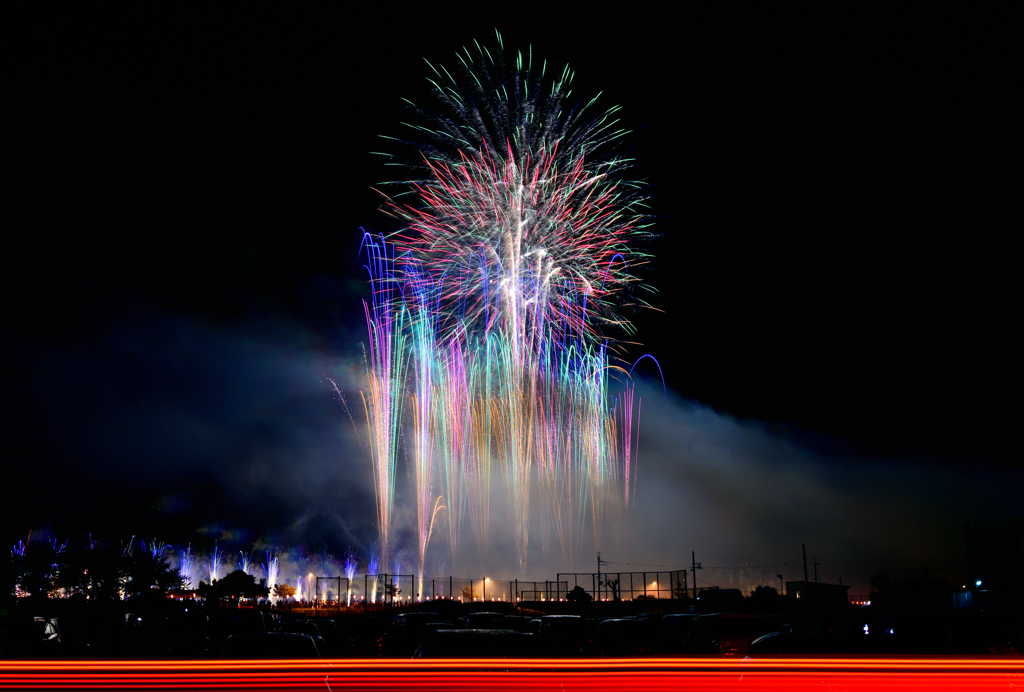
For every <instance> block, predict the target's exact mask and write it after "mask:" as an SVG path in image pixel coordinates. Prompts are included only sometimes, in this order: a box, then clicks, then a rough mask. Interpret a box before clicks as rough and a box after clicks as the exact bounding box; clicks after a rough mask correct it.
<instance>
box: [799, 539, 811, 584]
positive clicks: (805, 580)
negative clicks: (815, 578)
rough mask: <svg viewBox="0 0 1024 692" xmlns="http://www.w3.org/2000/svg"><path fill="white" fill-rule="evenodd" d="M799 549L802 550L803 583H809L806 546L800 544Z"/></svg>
mask: <svg viewBox="0 0 1024 692" xmlns="http://www.w3.org/2000/svg"><path fill="white" fill-rule="evenodd" d="M800 547H802V548H803V549H804V583H805V584H806V583H807V582H808V581H810V580H809V579H808V578H807V544H806V543H801V544H800Z"/></svg>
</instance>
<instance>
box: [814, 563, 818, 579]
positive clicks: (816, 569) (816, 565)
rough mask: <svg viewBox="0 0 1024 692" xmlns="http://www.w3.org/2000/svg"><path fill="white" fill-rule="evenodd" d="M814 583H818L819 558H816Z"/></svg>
mask: <svg viewBox="0 0 1024 692" xmlns="http://www.w3.org/2000/svg"><path fill="white" fill-rule="evenodd" d="M814 583H815V584H817V583H818V558H814Z"/></svg>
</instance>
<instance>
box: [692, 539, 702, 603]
mask: <svg viewBox="0 0 1024 692" xmlns="http://www.w3.org/2000/svg"><path fill="white" fill-rule="evenodd" d="M690 558H691V559H692V561H693V565H692V568H693V600H694V601H696V600H697V570H699V569H701V566H700V563H699V562H697V552H696V551H692V552H691V553H690Z"/></svg>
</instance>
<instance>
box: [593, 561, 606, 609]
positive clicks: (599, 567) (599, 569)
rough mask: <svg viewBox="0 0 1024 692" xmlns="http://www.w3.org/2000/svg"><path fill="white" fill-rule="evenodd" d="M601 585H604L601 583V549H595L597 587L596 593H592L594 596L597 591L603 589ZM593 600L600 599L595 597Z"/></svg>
mask: <svg viewBox="0 0 1024 692" xmlns="http://www.w3.org/2000/svg"><path fill="white" fill-rule="evenodd" d="M602 586H604V585H603V584H602V583H601V551H600V550H599V551H597V589H598V593H596V594H594V596H597V595H598V594H599V593H601V591H602V590H603V589H602V588H601V587H602ZM594 600H595V601H596V600H600V599H598V598H595V599H594Z"/></svg>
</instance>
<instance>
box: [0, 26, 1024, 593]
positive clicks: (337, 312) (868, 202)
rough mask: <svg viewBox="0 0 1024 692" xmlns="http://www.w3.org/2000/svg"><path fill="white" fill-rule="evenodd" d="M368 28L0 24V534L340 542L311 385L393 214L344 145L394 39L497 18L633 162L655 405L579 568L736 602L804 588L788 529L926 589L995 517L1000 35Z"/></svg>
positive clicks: (644, 349) (1006, 437)
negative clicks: (365, 257)
mask: <svg viewBox="0 0 1024 692" xmlns="http://www.w3.org/2000/svg"><path fill="white" fill-rule="evenodd" d="M538 12H539V11H538ZM386 14H388V11H387V10H384V9H382V15H381V16H375V17H362V18H360V17H357V16H331V17H326V16H323V17H321V16H316V15H311V16H307V17H303V18H297V17H291V18H288V19H287V20H285V19H283V18H280V17H273V16H263V17H230V18H227V17H219V18H216V19H214V18H212V17H201V18H199V17H180V18H166V17H162V18H159V19H158V18H156V17H148V18H145V17H138V18H135V20H133V21H130V22H128V24H127V25H123V24H121V23H114V22H105V21H102V20H101V19H100V18H96V17H92V18H89V20H88V22H85V23H77V22H74V21H70V20H67V21H66V22H64V23H63V24H62V25H61V26H53V25H51V24H49V23H44V22H42V21H31V22H29V21H27V22H26V23H25V25H24V26H23V27H22V29H21V30H19V32H18V33H19V34H20V38H19V39H18V40H17V41H16V42H15V44H14V47H13V50H11V51H9V54H10V55H11V57H10V58H9V59H8V60H7V61H5V62H6V64H5V67H4V68H3V69H4V74H5V80H4V81H5V83H6V86H5V89H4V91H5V95H4V98H3V105H2V111H0V112H2V114H3V115H2V119H3V122H4V123H5V124H4V127H3V135H2V141H3V147H2V151H3V155H2V158H3V162H4V169H5V171H6V173H7V175H5V176H4V177H5V179H6V182H5V184H4V195H3V197H4V210H5V214H4V217H5V223H4V227H5V229H6V231H7V232H6V233H5V241H4V252H3V257H4V261H5V271H4V272H3V282H4V285H3V295H4V315H5V327H4V329H3V331H2V335H3V338H2V339H0V344H2V349H3V350H2V363H3V383H4V386H3V390H2V391H3V397H2V399H0V401H2V406H3V410H2V420H3V429H2V435H0V445H2V447H0V450H2V452H0V453H2V455H3V458H4V469H5V472H4V476H3V483H2V485H3V488H4V498H3V502H2V503H0V528H2V536H0V538H2V539H3V540H4V541H6V542H7V543H6V544H10V543H12V542H14V541H16V540H18V539H19V538H20V539H24V538H25V536H26V535H27V534H28V532H29V531H30V530H32V531H33V532H34V535H36V536H49V537H55V538H60V539H61V540H65V539H70V540H73V541H84V540H86V538H87V534H88V533H90V532H91V533H92V534H93V536H94V538H95V537H98V538H100V539H101V540H104V541H108V542H113V543H117V542H119V541H122V540H127V539H129V538H130V537H131V536H132V535H136V536H140V537H145V538H147V539H149V538H157V539H159V540H163V541H167V542H172V543H175V544H176V545H177V544H179V543H185V542H189V541H192V542H193V543H194V544H196V545H200V546H202V545H205V544H206V543H210V544H212V541H213V540H214V539H216V540H218V541H221V542H222V543H221V544H222V545H229V546H234V547H236V549H238V548H246V546H254V545H257V544H259V545H268V546H280V547H282V548H288V549H296V550H298V549H300V547H301V549H304V550H307V551H313V550H318V549H327V550H331V551H333V552H334V553H335V554H340V551H341V548H342V547H343V546H347V545H353V546H355V547H356V549H357V551H364V554H365V546H366V544H367V543H368V541H369V540H371V539H372V538H373V537H374V535H375V530H374V527H373V523H374V499H373V494H372V490H370V480H371V478H370V466H369V460H368V458H367V457H366V456H365V454H364V453H363V452H362V451H361V450H360V449H359V448H358V446H357V445H356V444H355V443H354V442H353V433H352V422H350V420H349V418H348V416H347V415H346V413H345V409H344V406H343V404H342V402H340V401H339V400H337V398H336V397H335V396H334V394H333V390H332V388H331V386H330V383H329V382H328V380H327V378H328V377H330V378H333V379H335V380H336V381H337V382H338V385H339V387H340V388H341V389H342V390H343V391H344V392H345V395H346V400H347V401H349V403H350V404H353V402H356V401H358V390H359V388H360V378H361V376H362V372H363V371H362V364H361V353H362V352H361V346H360V344H361V342H362V341H364V340H365V322H364V320H363V316H362V305H361V302H360V301H361V299H362V298H364V297H366V296H367V295H368V288H367V285H366V282H365V280H364V278H365V272H363V271H362V269H361V267H360V264H361V262H360V259H359V257H358V256H357V255H358V247H359V239H360V233H361V231H360V228H363V229H366V230H368V231H371V232H374V233H385V234H386V233H389V232H392V231H395V230H397V227H396V226H395V225H394V224H395V222H394V221H393V220H392V219H390V218H389V217H387V216H385V215H384V214H382V213H381V212H380V211H379V206H380V197H379V196H378V195H377V193H376V192H374V191H373V190H372V189H371V186H376V185H378V184H379V183H380V182H381V181H382V180H385V179H389V178H390V177H391V174H390V173H389V172H388V171H386V170H385V168H384V166H382V162H381V160H380V158H379V157H375V156H373V155H372V154H371V153H370V152H371V151H374V150H381V149H382V148H384V149H386V148H387V146H388V144H387V143H386V142H385V140H381V139H380V138H379V137H378V135H390V136H402V135H403V134H404V131H403V129H402V126H401V125H400V123H401V121H403V120H405V119H407V118H410V117H412V114H411V113H410V111H409V110H408V109H407V108H405V106H404V104H403V101H402V98H403V97H405V98H409V99H411V100H413V101H417V100H425V99H426V97H427V96H428V95H429V85H428V83H427V82H426V79H425V77H426V76H427V74H428V70H429V68H428V67H427V66H426V64H425V63H424V62H423V59H424V58H426V59H428V60H429V61H430V62H431V63H432V64H435V65H437V64H444V65H452V64H454V62H455V61H454V54H455V52H456V51H457V50H458V49H459V48H460V47H461V46H462V45H464V44H466V43H468V42H470V41H472V40H473V39H474V38H476V39H479V40H481V41H482V42H488V44H489V45H492V44H493V31H494V28H495V27H497V28H498V29H499V30H500V31H501V32H502V35H503V37H504V40H505V46H506V48H507V49H509V52H512V51H514V50H515V49H518V48H523V49H525V48H526V47H527V46H528V45H530V44H532V46H533V50H534V54H535V56H537V57H543V58H546V59H547V60H548V64H549V66H551V67H553V68H559V69H560V68H561V66H562V65H564V64H565V63H566V62H568V63H569V64H570V65H571V67H572V68H573V69H574V70H575V72H576V78H575V80H574V83H573V88H574V91H573V97H574V99H576V98H578V99H581V100H584V101H587V100H589V99H590V98H591V97H592V96H593V95H595V94H596V93H598V92H603V93H602V96H601V99H600V101H599V103H600V104H603V105H604V106H605V107H610V106H612V105H616V104H617V105H621V106H622V108H623V110H622V114H621V115H622V121H623V125H624V126H625V127H627V128H629V129H630V130H632V134H631V135H630V136H629V138H628V143H629V144H630V145H631V146H632V153H633V155H634V156H635V157H636V159H637V167H636V168H635V169H634V175H635V176H636V177H638V178H640V179H642V180H644V181H645V182H646V183H647V185H648V187H647V194H649V196H650V208H651V214H652V216H653V219H654V222H655V224H654V230H655V231H656V233H657V234H658V237H656V238H655V239H653V240H652V241H651V243H650V245H649V248H648V249H649V251H650V252H651V253H652V254H653V255H654V256H655V261H654V262H653V263H652V264H651V265H650V266H649V267H646V268H644V270H643V275H642V277H643V279H644V281H645V282H646V283H648V284H649V285H651V286H653V287H654V288H656V289H657V291H658V293H657V294H656V295H655V296H654V297H653V299H652V300H651V303H652V304H653V305H654V306H655V307H656V308H657V309H658V311H657V312H656V311H648V312H644V313H639V314H636V315H632V317H633V319H634V321H635V323H636V325H637V330H638V334H637V340H638V341H640V342H641V345H637V346H634V347H631V348H630V351H629V357H631V358H637V357H639V356H641V355H643V354H648V353H649V354H651V355H654V356H655V357H656V358H657V359H658V361H659V362H660V364H661V367H662V370H663V372H664V376H665V382H666V385H667V387H668V393H667V396H666V395H665V394H663V393H662V389H661V383H660V381H658V380H657V379H656V378H657V371H656V369H653V368H650V367H647V365H645V366H643V367H642V368H641V370H643V371H644V372H643V374H642V375H641V379H642V384H641V389H642V392H643V395H644V399H643V413H642V416H641V431H642V435H643V437H642V440H641V448H640V462H639V463H640V467H639V480H638V490H637V500H638V501H637V505H638V510H637V511H636V512H635V513H634V515H633V516H632V518H631V532H632V534H633V535H635V537H636V538H635V539H634V541H633V542H632V543H631V545H630V548H629V550H628V551H627V554H622V552H621V551H619V550H617V549H614V550H611V551H610V552H609V551H608V550H607V549H606V550H605V552H604V555H603V556H604V557H605V558H606V559H609V560H612V561H613V562H619V563H622V564H624V565H672V566H688V565H689V561H690V553H691V551H696V552H697V559H698V560H700V561H702V563H703V565H704V568H705V569H704V570H703V571H702V572H701V573H699V574H698V577H699V579H700V580H701V583H702V584H721V585H723V586H732V585H737V586H741V587H746V588H749V586H750V585H753V584H756V583H766V584H771V583H773V582H772V581H771V575H773V574H774V573H776V572H778V571H783V570H787V571H788V573H787V578H796V577H798V576H802V573H801V574H798V570H799V569H802V567H801V568H798V567H797V566H796V565H797V564H798V562H799V559H800V554H801V553H800V544H801V543H806V544H807V546H808V557H809V559H810V558H811V557H812V556H813V557H816V558H817V559H818V560H819V562H821V566H819V568H818V569H819V573H820V575H821V578H822V579H823V580H826V581H836V580H838V579H839V578H843V579H844V583H847V584H854V585H855V588H854V591H860V592H866V590H867V577H868V575H870V574H873V573H874V572H878V571H882V570H887V571H890V572H892V573H894V574H897V575H901V576H914V575H916V574H917V573H918V572H919V571H920V570H921V568H922V567H924V566H928V567H929V568H930V569H931V570H932V572H933V573H937V574H938V575H939V576H943V577H945V578H947V579H949V580H950V581H954V580H959V579H961V578H962V577H964V571H965V565H966V560H965V556H964V547H963V529H962V525H963V523H964V522H967V521H971V522H980V521H990V520H995V519H1003V518H1012V517H1019V516H1021V515H1022V514H1024V508H1022V502H1021V499H1020V492H1019V489H1020V487H1022V480H1024V478H1022V476H1024V474H1022V472H1021V469H1020V464H1019V454H1018V448H1017V445H1016V444H1015V443H1016V441H1017V435H1015V434H1014V433H1016V432H1017V431H1018V428H1019V420H1020V416H1021V413H1022V411H1021V406H1020V403H1019V392H1020V388H1021V387H1020V385H1021V378H1020V366H1019V355H1020V352H1021V348H1020V346H1021V345H1020V337H1019V335H1017V332H1018V329H1019V327H1018V328H1015V327H1014V326H1013V325H1015V324H1018V323H1019V322H1020V307H1019V304H1020V296H1021V295H1022V291H1021V286H1020V274H1019V270H1018V268H1017V264H1018V255H1017V253H1016V252H1015V251H1013V249H1012V247H1013V246H1012V243H1011V238H1012V237H1014V235H1015V234H1016V232H1018V231H1019V230H1020V228H1021V218H1020V209H1019V206H1020V205H1019V204H1013V203H1012V200H1013V199H1016V198H1017V197H1019V175H1014V171H1017V170H1018V169H1019V165H1018V164H1017V157H1016V156H1014V153H1015V152H1016V151H1017V150H1019V134H1018V132H1017V130H1018V129H1019V123H1018V122H1016V121H1017V120H1019V118H1014V122H1013V123H1012V127H1011V115H1012V114H1013V113H1014V112H1015V111H1016V110H1017V109H1016V108H1011V100H1012V101H1013V102H1015V101H1016V99H1015V98H1014V95H1015V93H1016V92H1017V91H1019V89H1016V88H1014V85H1015V84H1017V82H1019V77H1016V76H1013V77H1011V75H1012V74H1013V73H1014V71H1013V70H1012V69H1011V68H1010V65H1011V64H1013V61H1012V60H1010V59H1008V55H1007V54H1008V52H1009V51H1008V48H1006V47H1005V46H1006V44H1005V43H1003V41H1002V39H1001V37H1000V35H998V33H997V32H995V31H993V28H994V27H997V26H998V24H999V22H998V21H996V20H995V19H994V18H993V19H992V21H991V24H990V23H989V21H987V20H986V21H982V20H980V19H975V18H964V17H953V16H948V17H924V16H913V17H911V16H903V17H896V16H888V15H886V16H859V15H858V16H846V15H839V14H837V15H834V16H810V17H808V16H799V17H798V16H790V17H783V16H775V15H758V16H743V15H738V14H737V15H731V14H730V15H724V16H720V17H717V18H715V19H709V18H707V17H697V16H686V15H684V14H682V13H680V14H678V15H666V16H660V17H659V16H652V15H645V16H641V17H636V18H632V17H628V16H621V15H601V16H599V17H598V16H582V17H581V16H580V15H574V14H568V13H566V14H554V15H544V16H536V17H533V16H517V17H514V18H507V17H501V16H499V15H497V14H496V13H490V14H486V15H480V16H479V17H477V16H475V15H474V16H469V15H459V16H458V18H457V19H454V20H453V19H451V18H446V17H444V16H441V15H437V14H424V15H421V16H415V17H411V16H402V17H401V18H398V17H388V16H383V15H386ZM122 19H123V18H122ZM115 27H119V28H116V29H115ZM129 29H130V30H129ZM1014 180H1017V182H1016V183H1014V182H1013V181H1014ZM1015 335H1016V336H1015ZM650 362H651V361H645V363H647V364H648V365H649V364H650ZM414 552H415V549H414V548H413V547H412V546H410V547H409V553H410V555H411V554H412V553H414ZM593 566H594V565H593V557H592V556H590V555H587V556H586V557H585V558H580V560H579V561H578V564H576V565H572V567H574V568H576V569H578V570H580V571H590V570H591V569H593ZM561 568H562V567H561V566H559V569H561ZM622 569H623V570H626V569H633V568H627V567H625V566H623V567H622ZM636 569H637V571H639V570H640V569H641V568H640V567H636ZM554 570H555V568H552V569H551V570H550V571H551V572H552V573H553V572H554ZM765 575H767V576H765ZM505 576H514V575H511V574H510V575H505ZM551 576H553V574H552V575H551ZM539 577H540V578H544V574H543V573H542V574H541V575H539Z"/></svg>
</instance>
